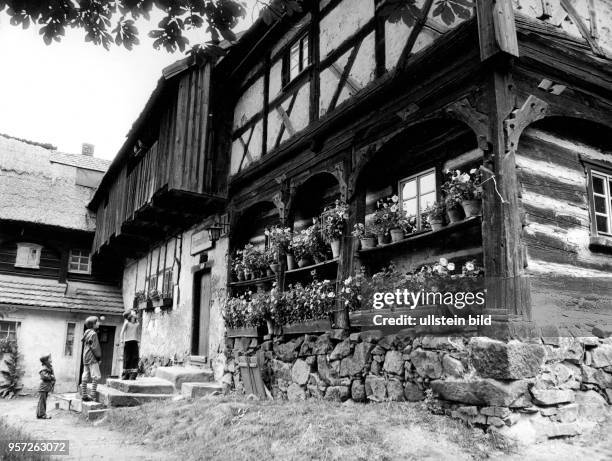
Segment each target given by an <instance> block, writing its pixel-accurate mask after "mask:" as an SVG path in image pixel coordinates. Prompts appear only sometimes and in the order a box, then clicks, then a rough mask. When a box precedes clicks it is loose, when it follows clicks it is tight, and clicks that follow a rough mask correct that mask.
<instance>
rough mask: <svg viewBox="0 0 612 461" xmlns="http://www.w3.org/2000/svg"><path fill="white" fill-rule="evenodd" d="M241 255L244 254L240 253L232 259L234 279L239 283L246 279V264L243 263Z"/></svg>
mask: <svg viewBox="0 0 612 461" xmlns="http://www.w3.org/2000/svg"><path fill="white" fill-rule="evenodd" d="M241 254H242V252H241V251H238V252H237V253H236V256H234V257H233V258H232V262H231V266H232V272H233V273H234V277H236V280H238V281H239V282H242V281H243V280H244V278H245V276H244V270H245V266H244V262H243V261H242V257H241Z"/></svg>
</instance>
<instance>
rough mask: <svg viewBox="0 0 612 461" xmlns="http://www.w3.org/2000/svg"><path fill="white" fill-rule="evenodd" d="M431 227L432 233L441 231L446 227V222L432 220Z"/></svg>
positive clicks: (430, 221)
mask: <svg viewBox="0 0 612 461" xmlns="http://www.w3.org/2000/svg"><path fill="white" fill-rule="evenodd" d="M429 225H430V226H431V230H432V231H434V232H435V231H437V230H440V229H442V228H443V227H444V220H442V219H430V220H429Z"/></svg>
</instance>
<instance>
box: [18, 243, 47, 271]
mask: <svg viewBox="0 0 612 461" xmlns="http://www.w3.org/2000/svg"><path fill="white" fill-rule="evenodd" d="M26 248H27V250H28V252H29V251H31V250H36V252H37V257H36V262H35V264H31V265H30V264H28V262H29V256H28V261H26V263H23V262H21V261H20V259H19V252H20V250H21V249H26ZM42 248H43V247H42V245H39V244H37V243H28V242H17V252H16V253H15V264H14V267H18V268H21V269H40V259H41V256H42Z"/></svg>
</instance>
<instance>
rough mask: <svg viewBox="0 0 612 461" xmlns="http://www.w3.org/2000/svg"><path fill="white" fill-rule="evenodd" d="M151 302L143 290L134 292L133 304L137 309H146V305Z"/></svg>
mask: <svg viewBox="0 0 612 461" xmlns="http://www.w3.org/2000/svg"><path fill="white" fill-rule="evenodd" d="M150 303H151V300H150V299H148V298H147V295H146V293H145V291H144V290H140V291H137V292H136V293H135V294H134V306H135V307H136V308H137V309H139V310H147V305H148V304H150Z"/></svg>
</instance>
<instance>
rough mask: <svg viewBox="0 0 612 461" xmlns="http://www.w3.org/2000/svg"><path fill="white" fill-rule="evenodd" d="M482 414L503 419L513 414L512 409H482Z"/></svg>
mask: <svg viewBox="0 0 612 461" xmlns="http://www.w3.org/2000/svg"><path fill="white" fill-rule="evenodd" d="M480 413H482V414H483V415H485V416H497V417H498V418H502V419H504V418H506V417H507V416H508V415H510V414H511V412H510V409H509V408H507V407H482V408H481V409H480Z"/></svg>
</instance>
